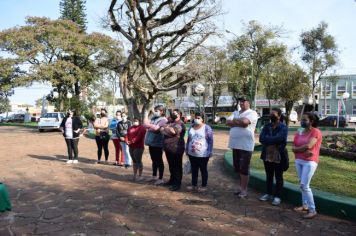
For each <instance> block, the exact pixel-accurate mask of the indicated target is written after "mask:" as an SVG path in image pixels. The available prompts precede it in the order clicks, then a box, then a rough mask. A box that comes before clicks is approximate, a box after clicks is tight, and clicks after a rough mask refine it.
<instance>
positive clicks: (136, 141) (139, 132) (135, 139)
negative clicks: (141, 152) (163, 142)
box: [127, 125, 146, 148]
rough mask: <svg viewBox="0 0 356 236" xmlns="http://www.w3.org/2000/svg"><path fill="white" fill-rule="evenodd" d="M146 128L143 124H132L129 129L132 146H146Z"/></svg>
mask: <svg viewBox="0 0 356 236" xmlns="http://www.w3.org/2000/svg"><path fill="white" fill-rule="evenodd" d="M145 134H146V129H145V127H144V126H143V125H138V126H134V125H133V126H131V127H130V128H129V129H128V131H127V140H128V141H129V142H131V144H130V145H129V146H130V147H132V148H144V140H145Z"/></svg>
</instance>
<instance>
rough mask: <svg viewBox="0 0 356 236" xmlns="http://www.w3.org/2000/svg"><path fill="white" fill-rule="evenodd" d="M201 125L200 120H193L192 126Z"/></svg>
mask: <svg viewBox="0 0 356 236" xmlns="http://www.w3.org/2000/svg"><path fill="white" fill-rule="evenodd" d="M201 123H202V121H201V120H199V119H194V124H197V125H200V124H201Z"/></svg>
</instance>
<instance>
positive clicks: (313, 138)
mask: <svg viewBox="0 0 356 236" xmlns="http://www.w3.org/2000/svg"><path fill="white" fill-rule="evenodd" d="M318 122H319V118H318V116H317V115H315V114H313V113H306V114H303V116H302V119H301V122H300V123H301V126H302V128H303V131H302V132H298V133H296V134H295V136H294V142H293V147H292V151H293V152H294V154H295V167H296V170H297V175H298V178H299V181H300V189H301V190H302V206H300V207H296V208H295V210H296V211H306V212H308V213H307V214H305V215H304V216H303V218H305V219H311V218H314V217H315V216H316V215H317V212H316V207H315V203H314V197H313V193H312V191H311V189H310V181H311V179H312V177H313V175H314V173H315V171H316V168H317V167H318V163H319V152H320V146H321V142H322V134H321V131H320V130H319V129H318V128H317V126H318Z"/></svg>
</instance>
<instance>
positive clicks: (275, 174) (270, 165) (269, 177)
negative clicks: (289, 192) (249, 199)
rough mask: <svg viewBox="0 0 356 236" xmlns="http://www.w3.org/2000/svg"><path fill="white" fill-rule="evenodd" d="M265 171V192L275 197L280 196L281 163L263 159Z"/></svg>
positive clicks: (281, 180)
mask: <svg viewBox="0 0 356 236" xmlns="http://www.w3.org/2000/svg"><path fill="white" fill-rule="evenodd" d="M264 165H265V171H266V188H267V194H270V195H274V196H275V197H279V198H280V197H281V191H282V188H283V170H282V167H281V164H279V163H274V162H268V161H264ZM274 178H276V187H275V191H274V194H273V179H274Z"/></svg>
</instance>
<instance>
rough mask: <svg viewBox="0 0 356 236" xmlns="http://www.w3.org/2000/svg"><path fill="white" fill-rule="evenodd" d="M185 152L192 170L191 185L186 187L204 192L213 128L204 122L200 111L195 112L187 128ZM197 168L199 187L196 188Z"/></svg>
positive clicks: (211, 150)
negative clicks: (199, 180) (200, 179)
mask: <svg viewBox="0 0 356 236" xmlns="http://www.w3.org/2000/svg"><path fill="white" fill-rule="evenodd" d="M185 152H186V154H187V155H188V156H189V160H190V164H191V170H192V186H190V187H188V189H189V190H193V191H194V190H198V191H201V192H205V191H206V187H207V184H208V162H209V158H210V157H211V155H212V153H213V130H212V129H211V127H210V126H209V125H207V124H205V123H204V118H203V116H202V115H201V114H200V113H195V118H194V122H193V125H192V126H191V127H190V128H189V131H188V140H187V145H186V150H185ZM199 169H200V173H201V178H202V185H201V188H198V175H199Z"/></svg>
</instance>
